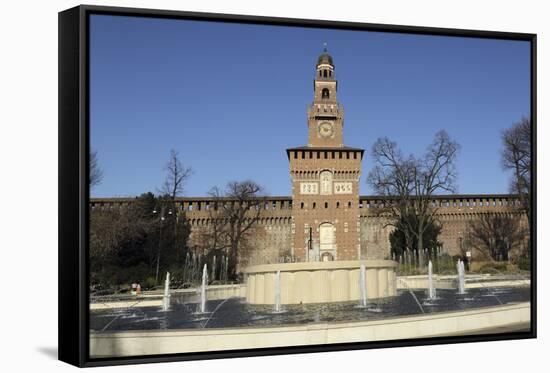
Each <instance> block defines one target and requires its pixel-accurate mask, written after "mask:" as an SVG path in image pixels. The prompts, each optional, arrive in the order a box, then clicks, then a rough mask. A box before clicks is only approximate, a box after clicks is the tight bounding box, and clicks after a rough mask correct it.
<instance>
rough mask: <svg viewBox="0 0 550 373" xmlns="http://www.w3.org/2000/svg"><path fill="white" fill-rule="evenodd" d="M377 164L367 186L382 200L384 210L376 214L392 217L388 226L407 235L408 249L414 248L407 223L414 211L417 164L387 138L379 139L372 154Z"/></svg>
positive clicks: (379, 209)
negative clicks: (405, 156) (412, 195)
mask: <svg viewBox="0 0 550 373" xmlns="http://www.w3.org/2000/svg"><path fill="white" fill-rule="evenodd" d="M371 155H372V158H373V160H374V162H375V166H374V168H373V170H372V171H371V172H370V174H369V176H368V178H367V182H368V183H369V184H370V186H371V188H372V189H373V191H374V192H375V193H376V194H377V195H379V196H381V197H382V198H381V199H382V206H380V208H378V209H377V210H376V211H377V212H378V214H379V215H381V216H384V215H385V216H390V217H393V219H390V220H388V225H391V226H393V227H395V228H396V229H397V230H400V231H402V232H403V234H404V237H405V244H406V249H410V248H412V233H411V231H410V229H409V225H407V224H406V222H405V219H406V218H407V217H408V216H409V215H410V211H411V203H410V199H411V194H412V192H413V186H414V179H413V177H414V169H415V168H416V161H415V159H414V158H413V157H412V156H409V157H408V158H404V157H403V155H402V153H401V151H400V150H399V149H398V148H397V144H396V143H395V142H393V141H391V140H389V139H388V138H387V137H384V138H380V139H378V140H377V141H376V142H375V143H374V145H373V147H372V152H371Z"/></svg>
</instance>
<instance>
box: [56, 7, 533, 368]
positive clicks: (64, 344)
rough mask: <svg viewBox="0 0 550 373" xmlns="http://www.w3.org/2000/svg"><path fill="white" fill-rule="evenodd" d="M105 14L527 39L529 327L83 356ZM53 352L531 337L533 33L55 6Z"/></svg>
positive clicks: (72, 359)
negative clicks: (96, 86) (93, 26)
mask: <svg viewBox="0 0 550 373" xmlns="http://www.w3.org/2000/svg"><path fill="white" fill-rule="evenodd" d="M93 14H108V15H119V16H134V17H154V18H169V19H183V20H201V21H213V22H231V23H251V24H265V25H286V26H300V27H315V28H331V29H346V30H368V31H383V32H392V33H410V34H426V35H440V36H459V37H472V38H491V39H507V40H522V41H528V42H530V45H531V118H530V119H531V123H532V126H533V131H532V139H531V146H532V154H533V159H532V161H533V162H532V167H533V169H532V196H533V197H532V199H531V204H532V206H531V208H532V211H533V214H532V216H533V221H532V222H531V227H530V228H531V239H532V247H533V252H532V255H531V268H532V282H531V326H532V327H531V330H530V331H529V332H514V333H502V334H487V335H470V336H457V337H437V338H429V339H409V340H396V341H384V342H361V343H342V344H329V345H313V346H298V347H296V346H289V347H281V348H262V349H250V350H248V349H247V350H227V351H216V352H204V353H181V354H169V355H148V356H136V357H130V358H128V357H121V358H94V359H91V358H90V357H89V354H88V351H89V328H88V325H89V324H88V322H89V320H88V317H89V315H88V299H89V287H88V273H89V266H88V258H87V245H88V221H89V203H88V202H89V190H88V185H89V182H88V179H89V176H88V175H89V169H88V158H89V141H88V140H89V131H90V129H89V101H88V99H89V96H88V87H89V59H88V57H89V17H90V15H93ZM58 43H59V71H58V73H59V77H58V78H59V102H58V104H59V252H58V255H59V274H58V275H59V299H58V305H59V320H58V321H59V334H58V340H59V360H61V361H64V362H67V363H69V364H73V365H76V366H79V367H93V366H105V365H121V364H136V363H152V362H171V361H185V360H197V359H218V358H233V357H248V356H260V355H275V354H276V355H282V354H296V353H311V352H326V351H340V350H356V349H370V348H389V347H405V346H418V345H434V344H449V343H464V342H481V341H498V340H512V339H526V338H536V335H537V334H536V331H537V297H536V289H537V282H536V278H537V258H536V251H537V250H536V247H537V245H536V237H537V235H536V215H537V214H536V207H537V206H536V200H537V194H536V192H537V191H536V181H537V173H536V128H537V122H536V119H537V115H536V110H537V96H536V92H537V84H536V83H537V82H536V68H537V67H536V61H537V58H536V57H537V56H536V47H537V36H536V34H529V33H510V32H496V31H480V30H460V29H448V28H433V27H417V26H399V25H383V24H369V23H354V22H342V21H321V20H309V19H292V18H275V17H259V16H243V15H231V14H214V13H196V12H184V11H170V10H156V9H136V8H119V7H103V6H89V5H81V6H78V7H75V8H71V9H68V10H65V11H62V12H60V13H59V40H58Z"/></svg>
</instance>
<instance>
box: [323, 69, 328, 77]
mask: <svg viewBox="0 0 550 373" xmlns="http://www.w3.org/2000/svg"><path fill="white" fill-rule="evenodd" d="M323 77H324V78H326V77H327V71H326V70H323Z"/></svg>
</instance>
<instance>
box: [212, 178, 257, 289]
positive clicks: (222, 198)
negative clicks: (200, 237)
mask: <svg viewBox="0 0 550 373" xmlns="http://www.w3.org/2000/svg"><path fill="white" fill-rule="evenodd" d="M262 193H263V188H262V187H261V186H260V185H258V184H256V183H255V182H253V181H250V180H246V181H242V182H236V181H232V182H229V183H227V185H226V187H225V190H224V191H223V192H222V191H221V190H220V189H219V188H217V187H214V188H212V190H211V191H210V195H211V196H212V197H213V199H214V200H215V201H216V203H217V207H216V210H215V211H217V213H216V216H215V219H214V223H215V224H213V226H212V229H213V231H212V233H211V234H212V236H211V239H212V244H213V245H214V246H215V248H216V249H227V250H228V259H229V263H228V264H229V277H231V278H233V279H234V278H236V276H237V260H238V256H239V250H240V249H241V245H242V244H243V243H244V241H245V240H246V239H247V238H248V236H249V234H250V232H251V230H252V228H253V226H254V225H255V224H256V223H257V221H258V220H259V219H260V216H261V212H262V209H263V208H264V204H265V197H263V196H262Z"/></svg>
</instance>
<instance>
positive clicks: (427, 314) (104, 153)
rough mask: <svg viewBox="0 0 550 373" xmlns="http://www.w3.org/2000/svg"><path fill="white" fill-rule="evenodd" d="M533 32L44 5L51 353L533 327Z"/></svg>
mask: <svg viewBox="0 0 550 373" xmlns="http://www.w3.org/2000/svg"><path fill="white" fill-rule="evenodd" d="M535 53H536V36H535V35H533V34H519V33H504V32H496V31H472V30H451V29H434V28H423V27H407V26H393V25H392V26H390V25H377V24H358V23H349V22H332V21H316V20H300V19H284V18H266V17H252V16H239V15H222V14H204V13H188V12H176V11H164V10H145V9H128V8H110V7H96V6H79V7H76V8H73V9H69V10H66V11H64V12H61V13H60V14H59V92H60V94H59V175H60V177H59V227H60V228H59V239H60V241H59V356H60V359H61V360H63V361H66V362H68V363H71V364H74V365H78V366H98V365H112V364H128V363H143V362H158V361H176V360H189V359H209V358H219V357H237V356H242V357H244V356H254V355H265V354H283V353H284V354H286V353H303V352H318V351H334V350H348V349H365V348H373V347H376V348H380V347H394V346H411V345H427V344H439V343H457V342H474V341H492V340H503V339H522V338H533V337H535V336H536V314H535V310H536V297H535V294H536V292H535V288H536V242H535V227H536V222H535V217H536V190H535V180H536V172H535V161H536V147H535V142H534V139H535V130H536V95H535V92H536V66H535V61H536V58H535ZM344 108H345V110H344Z"/></svg>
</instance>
